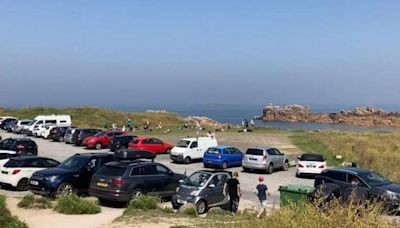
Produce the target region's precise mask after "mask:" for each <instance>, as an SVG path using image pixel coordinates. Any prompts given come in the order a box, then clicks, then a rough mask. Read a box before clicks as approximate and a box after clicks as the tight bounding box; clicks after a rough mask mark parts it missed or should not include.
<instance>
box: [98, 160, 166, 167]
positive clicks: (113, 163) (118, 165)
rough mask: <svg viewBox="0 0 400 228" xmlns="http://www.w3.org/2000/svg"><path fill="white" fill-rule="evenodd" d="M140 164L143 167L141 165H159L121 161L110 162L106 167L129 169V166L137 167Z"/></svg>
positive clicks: (138, 161) (140, 161) (137, 161)
mask: <svg viewBox="0 0 400 228" xmlns="http://www.w3.org/2000/svg"><path fill="white" fill-rule="evenodd" d="M139 164H140V165H141V164H159V163H156V162H149V161H143V160H121V161H112V162H108V163H107V164H106V165H108V166H117V167H121V168H127V167H129V166H135V165H139Z"/></svg>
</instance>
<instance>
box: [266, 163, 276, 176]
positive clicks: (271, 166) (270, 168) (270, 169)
mask: <svg viewBox="0 0 400 228" xmlns="http://www.w3.org/2000/svg"><path fill="white" fill-rule="evenodd" d="M273 172H274V166H273V165H272V163H269V165H268V168H267V173H268V174H271V173H273Z"/></svg>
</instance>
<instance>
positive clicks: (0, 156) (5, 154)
mask: <svg viewBox="0 0 400 228" xmlns="http://www.w3.org/2000/svg"><path fill="white" fill-rule="evenodd" d="M15 156H17V152H15V151H12V150H0V163H1V162H2V161H3V160H6V159H9V158H11V157H15Z"/></svg>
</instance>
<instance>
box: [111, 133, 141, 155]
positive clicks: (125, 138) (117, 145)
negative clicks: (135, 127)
mask: <svg viewBox="0 0 400 228" xmlns="http://www.w3.org/2000/svg"><path fill="white" fill-rule="evenodd" d="M136 137H137V136H134V135H121V136H114V137H113V138H112V140H111V142H110V144H109V147H110V150H111V151H113V152H114V151H117V150H120V149H126V148H128V145H129V142H130V141H132V140H133V139H134V138H136Z"/></svg>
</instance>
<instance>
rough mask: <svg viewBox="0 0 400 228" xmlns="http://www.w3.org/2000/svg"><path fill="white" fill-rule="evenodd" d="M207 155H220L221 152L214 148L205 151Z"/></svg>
mask: <svg viewBox="0 0 400 228" xmlns="http://www.w3.org/2000/svg"><path fill="white" fill-rule="evenodd" d="M207 153H210V154H220V153H221V150H220V149H218V148H215V147H211V148H210V149H208V150H207Z"/></svg>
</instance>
